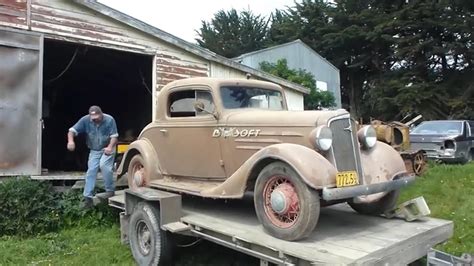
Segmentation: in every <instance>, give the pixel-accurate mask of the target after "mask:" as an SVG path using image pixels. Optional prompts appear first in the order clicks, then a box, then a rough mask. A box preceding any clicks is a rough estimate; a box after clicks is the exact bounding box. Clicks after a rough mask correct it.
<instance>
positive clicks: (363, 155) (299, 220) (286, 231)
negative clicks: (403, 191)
mask: <svg viewBox="0 0 474 266" xmlns="http://www.w3.org/2000/svg"><path fill="white" fill-rule="evenodd" d="M155 115H156V116H155V117H156V119H155V121H153V122H152V123H150V124H149V125H147V126H146V127H145V128H144V129H143V131H142V132H141V134H140V136H139V138H138V140H136V141H135V142H133V143H132V144H131V145H130V146H129V149H128V151H127V152H126V154H125V156H124V159H123V160H122V163H121V165H120V167H119V169H118V170H119V176H123V175H124V176H126V177H127V178H128V184H129V187H130V188H131V189H132V190H133V189H135V188H138V187H144V186H146V187H153V188H157V189H164V190H168V191H175V192H180V193H186V194H192V195H197V196H201V197H209V198H242V197H243V195H244V193H245V192H247V191H251V192H253V195H254V203H255V209H256V213H257V216H258V218H259V220H260V222H261V223H262V225H263V227H264V228H265V229H266V230H267V232H269V233H270V234H271V235H273V236H275V237H278V238H281V239H286V240H297V239H301V238H304V237H306V236H307V235H308V234H309V233H311V231H312V230H313V229H314V228H315V226H316V224H317V222H318V218H319V210H320V207H321V206H326V205H330V204H335V203H340V202H348V203H349V204H350V205H351V206H352V207H353V208H354V209H355V210H356V211H358V212H361V213H364V214H380V213H383V212H384V211H387V210H389V209H391V208H393V207H394V205H395V203H396V200H397V198H398V191H399V189H400V188H401V187H402V186H404V185H406V184H408V183H410V182H411V181H413V180H414V176H413V175H412V174H409V173H407V171H406V168H405V164H404V162H403V160H402V158H401V157H400V155H399V153H398V152H397V151H396V150H394V149H393V148H392V147H391V146H389V145H387V144H385V143H382V142H378V141H377V139H376V132H375V130H374V129H373V127H371V126H364V127H362V128H361V129H359V130H357V126H356V123H355V121H354V120H352V119H351V118H350V116H349V113H348V112H347V111H345V110H343V109H340V110H335V111H288V110H287V103H286V100H285V94H284V91H283V89H282V88H281V87H280V86H278V85H276V84H273V83H269V82H263V81H256V80H246V79H216V78H191V79H185V80H178V81H175V82H172V83H170V84H168V85H166V86H165V87H164V88H163V89H162V90H161V91H160V92H159V95H158V99H157V109H156V114H155ZM126 173H127V175H125V174H126Z"/></svg>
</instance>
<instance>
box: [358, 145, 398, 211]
mask: <svg viewBox="0 0 474 266" xmlns="http://www.w3.org/2000/svg"><path fill="white" fill-rule="evenodd" d="M360 157H361V158H360V159H361V162H362V171H363V172H364V184H366V185H370V184H376V183H381V182H387V181H391V180H393V178H394V177H395V176H396V175H398V174H402V173H406V172H407V169H406V166H405V162H404V161H403V159H402V157H401V155H400V153H398V152H397V151H396V150H395V149H394V148H393V147H392V146H390V145H388V144H386V143H383V142H380V141H378V142H377V145H375V147H374V148H373V149H370V150H361V151H360ZM387 193H388V192H380V193H376V194H371V195H366V196H359V197H357V200H358V201H359V202H361V203H363V202H366V203H368V202H373V201H376V200H378V199H380V198H382V197H383V196H385V195H386V194H387Z"/></svg>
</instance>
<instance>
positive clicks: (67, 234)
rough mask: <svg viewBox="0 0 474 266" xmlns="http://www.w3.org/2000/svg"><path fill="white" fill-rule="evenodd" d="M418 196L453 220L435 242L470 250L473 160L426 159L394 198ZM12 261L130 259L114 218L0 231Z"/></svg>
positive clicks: (184, 259)
mask: <svg viewBox="0 0 474 266" xmlns="http://www.w3.org/2000/svg"><path fill="white" fill-rule="evenodd" d="M418 196H424V197H425V199H426V201H427V203H428V206H429V207H430V209H431V213H432V214H431V216H432V217H437V218H442V219H448V220H452V221H454V226H455V227H454V236H453V237H452V238H451V239H450V240H449V241H448V242H447V243H445V244H442V245H440V246H438V247H436V248H438V249H441V250H444V251H446V252H449V253H451V254H454V255H457V256H459V255H461V254H462V253H474V222H473V221H474V163H471V164H469V165H463V166H461V165H431V166H430V169H429V170H428V172H427V173H426V174H425V175H424V176H422V177H420V178H418V179H417V181H416V183H415V184H414V185H413V186H411V187H409V188H407V189H405V190H403V192H402V194H401V198H400V202H402V201H406V200H409V199H412V198H415V197H418ZM178 252H179V253H178V254H177V263H176V265H258V261H256V260H254V259H253V258H250V257H248V256H245V255H243V254H240V253H237V252H234V251H232V250H230V249H226V248H222V247H219V246H217V245H215V244H211V243H208V242H204V241H201V242H200V243H199V244H197V245H195V246H193V247H190V248H181V249H179V251H178ZM203 254H206V256H203ZM230 258H231V259H230ZM230 261H232V262H230ZM13 264H14V265H134V262H133V258H132V255H131V253H130V250H129V247H128V246H124V245H122V244H121V243H120V233H119V227H118V218H117V223H115V225H113V226H111V227H105V226H97V227H91V226H77V227H74V228H70V229H65V230H61V231H60V232H58V233H50V234H46V235H42V236H37V237H32V238H27V239H21V238H18V237H1V238H0V265H13Z"/></svg>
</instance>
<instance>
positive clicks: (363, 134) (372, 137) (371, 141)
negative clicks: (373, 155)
mask: <svg viewBox="0 0 474 266" xmlns="http://www.w3.org/2000/svg"><path fill="white" fill-rule="evenodd" d="M357 137H358V138H359V142H360V143H361V144H362V147H363V148H365V149H371V148H373V147H374V146H375V144H376V143H377V132H376V131H375V129H374V128H373V127H372V126H364V127H363V128H361V129H359V132H357Z"/></svg>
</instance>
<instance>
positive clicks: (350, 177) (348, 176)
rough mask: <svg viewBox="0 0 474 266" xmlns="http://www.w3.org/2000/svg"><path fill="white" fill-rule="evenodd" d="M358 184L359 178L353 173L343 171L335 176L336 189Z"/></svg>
mask: <svg viewBox="0 0 474 266" xmlns="http://www.w3.org/2000/svg"><path fill="white" fill-rule="evenodd" d="M358 184H359V177H358V176H357V172H355V171H345V172H339V173H337V174H336V187H349V186H355V185H358Z"/></svg>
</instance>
